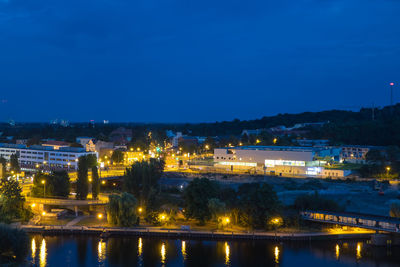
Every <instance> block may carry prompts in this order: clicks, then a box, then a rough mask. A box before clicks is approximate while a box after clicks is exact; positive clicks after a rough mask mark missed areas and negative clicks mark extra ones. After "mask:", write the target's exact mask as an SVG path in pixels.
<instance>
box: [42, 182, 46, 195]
mask: <svg viewBox="0 0 400 267" xmlns="http://www.w3.org/2000/svg"><path fill="white" fill-rule="evenodd" d="M42 185H43V197H45V195H46V181H45V180H42Z"/></svg>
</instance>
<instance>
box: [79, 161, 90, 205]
mask: <svg viewBox="0 0 400 267" xmlns="http://www.w3.org/2000/svg"><path fill="white" fill-rule="evenodd" d="M88 193H89V184H88V158H87V157H86V156H82V157H80V158H79V161H78V179H77V180H76V198H77V199H82V200H84V199H86V198H87V195H88Z"/></svg>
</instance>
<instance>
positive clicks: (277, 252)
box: [274, 246, 279, 264]
mask: <svg viewBox="0 0 400 267" xmlns="http://www.w3.org/2000/svg"><path fill="white" fill-rule="evenodd" d="M274 255H275V263H276V264H279V248H278V246H275V249H274Z"/></svg>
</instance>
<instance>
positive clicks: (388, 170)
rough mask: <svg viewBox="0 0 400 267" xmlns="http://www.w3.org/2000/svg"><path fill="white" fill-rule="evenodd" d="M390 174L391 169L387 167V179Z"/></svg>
mask: <svg viewBox="0 0 400 267" xmlns="http://www.w3.org/2000/svg"><path fill="white" fill-rule="evenodd" d="M389 172H390V167H389V166H387V167H386V176H387V177H389Z"/></svg>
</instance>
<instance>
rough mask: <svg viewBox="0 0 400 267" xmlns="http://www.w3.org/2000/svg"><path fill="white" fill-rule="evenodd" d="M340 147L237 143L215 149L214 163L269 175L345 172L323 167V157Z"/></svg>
mask: <svg viewBox="0 0 400 267" xmlns="http://www.w3.org/2000/svg"><path fill="white" fill-rule="evenodd" d="M338 151H339V150H337V149H333V148H329V147H295V146H238V147H230V148H216V149H214V166H215V167H216V168H220V169H225V170H228V171H229V170H230V171H234V170H242V171H250V172H255V173H265V174H272V175H309V176H328V173H329V174H330V176H338V177H339V176H346V175H348V174H350V172H346V171H343V170H325V169H324V165H325V164H326V161H324V160H319V158H322V157H327V156H328V157H330V156H332V155H333V153H336V154H338V153H339V152H338Z"/></svg>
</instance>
